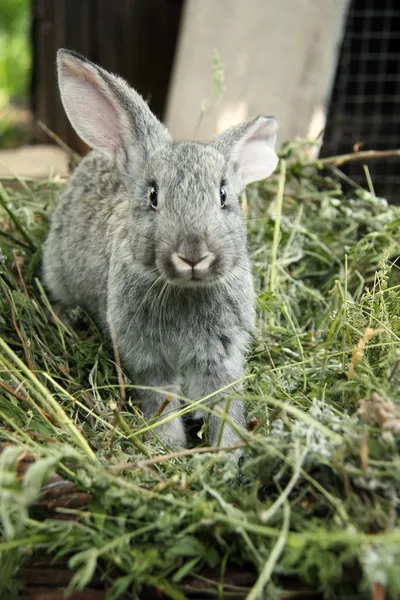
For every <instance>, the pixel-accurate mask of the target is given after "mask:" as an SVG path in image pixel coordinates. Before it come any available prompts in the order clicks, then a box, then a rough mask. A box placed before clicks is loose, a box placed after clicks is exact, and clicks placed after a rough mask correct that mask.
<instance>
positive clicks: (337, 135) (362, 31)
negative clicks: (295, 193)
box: [321, 0, 400, 203]
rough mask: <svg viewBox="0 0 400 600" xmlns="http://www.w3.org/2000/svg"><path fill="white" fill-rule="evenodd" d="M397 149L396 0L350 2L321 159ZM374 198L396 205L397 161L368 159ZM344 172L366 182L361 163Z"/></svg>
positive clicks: (399, 66) (399, 32) (399, 20)
mask: <svg viewBox="0 0 400 600" xmlns="http://www.w3.org/2000/svg"><path fill="white" fill-rule="evenodd" d="M355 145H360V146H361V147H362V149H364V150H390V149H394V148H399V147H400V0H351V3H350V6H349V11H348V16H347V21H346V25H345V31H344V37H343V42H342V46H341V51H340V57H339V61H338V66H337V71H336V76H335V82H334V87H333V92H332V97H331V102H330V106H329V110H328V118H327V126H326V130H325V136H324V144H323V147H322V149H321V155H322V156H328V155H335V154H344V153H348V152H351V151H352V149H353V147H354V146H355ZM367 165H368V168H369V171H370V174H371V178H372V182H373V185H374V189H375V192H376V194H378V195H380V196H383V197H386V198H388V200H390V201H391V202H396V203H400V191H399V190H400V157H393V158H385V159H375V160H368V162H367ZM343 170H344V171H345V172H346V174H347V175H349V176H350V177H351V178H352V179H353V180H354V181H356V182H358V183H363V184H365V172H364V168H363V165H362V163H358V162H354V163H348V164H347V165H345V166H344V167H343Z"/></svg>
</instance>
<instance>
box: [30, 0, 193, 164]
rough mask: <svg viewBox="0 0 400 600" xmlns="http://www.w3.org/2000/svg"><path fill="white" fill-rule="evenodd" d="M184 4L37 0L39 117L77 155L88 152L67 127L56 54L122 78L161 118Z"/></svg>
mask: <svg viewBox="0 0 400 600" xmlns="http://www.w3.org/2000/svg"><path fill="white" fill-rule="evenodd" d="M183 2H184V0H146V1H143V0H118V1H117V0H114V1H111V0H33V26H32V40H33V46H34V60H33V76H32V85H31V89H32V98H33V110H34V115H35V117H36V118H37V119H40V120H42V121H43V122H44V123H45V124H46V125H47V127H49V128H50V129H51V130H52V131H54V133H56V134H57V135H58V136H59V137H60V138H61V139H62V140H63V141H65V142H66V143H67V144H68V145H69V146H70V147H71V148H73V149H74V150H76V151H77V152H79V153H85V152H86V151H87V149H88V148H87V146H86V145H85V144H84V143H83V142H82V141H81V140H80V139H79V137H78V136H77V135H76V133H75V132H74V131H73V129H72V127H71V126H70V124H69V123H68V120H67V117H66V115H65V113H64V109H63V107H62V104H61V101H60V97H59V92H58V87H57V77H56V68H55V67H56V65H55V60H56V52H57V50H58V48H60V47H66V48H70V49H73V50H75V51H76V52H79V53H81V54H83V55H85V56H87V57H88V58H89V59H91V60H93V61H94V62H97V63H98V64H100V65H101V66H103V67H104V68H105V69H108V70H109V71H112V72H114V73H118V74H119V75H121V76H122V77H124V78H125V79H126V80H127V81H128V82H130V83H131V84H132V85H133V86H134V87H135V88H136V89H137V90H138V91H139V93H141V94H142V95H143V96H144V97H145V98H146V99H150V106H151V108H152V110H153V111H154V112H155V114H156V115H157V116H158V117H159V118H162V117H163V115H164V109H165V103H166V98H167V92H168V85H169V80H170V75H171V72H172V66H173V61H174V54H175V46H176V41H177V36H178V31H179V24H180V16H181V11H182V7H183ZM42 139H43V140H44V139H45V138H44V137H43V136H42ZM46 141H48V140H47V139H46Z"/></svg>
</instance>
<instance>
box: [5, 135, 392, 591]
mask: <svg viewBox="0 0 400 600" xmlns="http://www.w3.org/2000/svg"><path fill="white" fill-rule="evenodd" d="M304 148H305V146H304V145H301V144H300V145H295V144H288V145H286V146H285V148H284V149H283V151H282V159H283V160H282V161H281V168H280V172H279V171H278V173H277V175H276V176H274V177H273V178H272V179H271V180H269V181H268V182H267V183H265V184H261V185H258V186H253V187H251V188H250V189H248V191H247V203H248V207H249V208H248V211H247V213H246V218H247V227H248V232H249V238H250V244H251V252H252V256H253V264H254V274H255V280H256V285H257V290H258V316H259V319H258V324H259V330H258V334H257V336H256V337H255V339H254V343H253V347H252V352H251V355H250V357H249V361H248V373H247V379H246V390H245V393H244V395H243V399H244V401H245V402H246V403H247V408H248V417H249V421H250V422H251V424H252V427H253V430H252V431H251V432H243V439H244V442H245V449H244V457H243V462H242V464H241V466H240V469H239V472H238V470H237V467H236V466H235V463H234V462H233V461H230V460H228V453H227V452H221V453H214V454H213V453H207V452H206V453H202V454H201V453H198V454H192V455H190V456H177V457H176V458H172V459H169V460H166V461H164V462H163V461H161V460H159V461H158V462H157V461H155V460H153V461H152V460H151V458H152V457H160V456H162V455H164V454H165V450H164V449H163V448H162V447H161V446H160V445H158V444H157V443H156V441H154V438H150V439H147V438H148V435H147V433H148V430H149V429H150V428H152V424H146V423H144V422H143V419H142V418H141V415H140V411H139V410H138V409H137V407H136V406H135V403H134V400H133V399H132V398H128V399H126V401H125V403H124V405H123V407H122V408H121V389H120V387H119V384H118V373H117V369H116V366H115V361H114V357H113V353H112V350H110V348H109V347H108V345H107V343H105V342H104V340H103V339H102V337H101V335H100V334H99V333H98V331H97V329H96V327H95V326H94V324H92V323H91V322H90V321H89V319H88V318H87V317H86V316H85V315H83V314H82V312H81V311H79V310H77V311H73V312H72V313H71V314H70V317H72V319H75V321H76V320H77V319H80V320H81V325H80V326H79V327H75V329H72V328H71V326H70V325H68V324H66V323H63V322H61V321H59V320H58V319H57V318H56V317H55V315H54V314H53V312H52V310H51V305H50V303H49V301H48V299H47V298H46V295H45V292H44V290H43V288H42V286H41V285H40V282H39V280H38V274H39V271H38V267H39V262H40V246H41V243H42V241H43V239H44V237H45V234H46V229H47V222H48V216H49V215H50V213H51V210H52V208H53V206H54V204H55V201H56V184H55V183H54V182H52V181H48V182H42V183H38V184H35V185H33V187H32V188H30V189H29V188H26V189H25V188H24V187H23V185H22V183H23V182H21V185H20V188H19V191H7V192H6V191H5V190H4V189H3V190H2V191H1V194H0V223H1V227H0V232H1V235H0V247H1V257H2V258H1V263H2V264H1V278H0V285H1V292H0V330H1V337H0V381H1V382H2V385H3V387H2V388H0V421H1V423H2V426H1V429H0V436H1V439H2V440H3V441H4V442H11V443H12V445H11V446H9V447H7V448H6V449H5V450H4V451H3V452H2V454H1V455H0V522H1V523H2V532H3V535H2V540H1V542H0V586H1V587H2V591H3V594H4V597H7V598H8V599H12V598H13V597H14V596H13V594H15V593H16V589H17V587H18V586H17V583H16V582H17V581H18V575H17V573H18V569H19V568H20V567H21V566H23V565H24V564H25V563H26V561H27V560H28V559H29V556H31V555H32V554H33V553H34V552H36V551H40V552H41V553H43V552H45V553H48V555H49V559H50V557H52V558H54V557H64V556H68V557H70V559H69V560H70V566H71V568H72V567H73V568H75V569H76V573H75V575H74V578H73V582H72V584H71V588H72V587H73V588H83V587H84V586H85V585H86V584H87V583H88V582H89V581H90V578H91V577H92V575H93V573H94V572H95V569H96V568H97V569H98V571H99V572H100V574H101V575H102V576H104V577H105V578H106V579H107V577H108V575H109V574H110V573H113V574H114V575H113V584H112V586H111V588H110V591H109V595H108V597H109V598H114V599H116V598H118V597H119V596H120V594H121V593H122V592H123V591H130V592H131V593H132V596H130V597H140V590H141V587H142V586H143V585H145V584H151V585H154V586H155V587H157V588H159V589H160V590H164V592H165V594H166V597H169V598H173V599H179V600H181V599H183V598H185V597H186V596H185V594H184V592H183V591H182V589H183V588H181V587H180V584H181V582H182V580H184V578H185V576H187V575H188V574H195V575H196V576H197V577H199V578H201V577H202V574H204V573H205V572H206V569H207V568H209V567H212V568H217V569H218V570H219V572H220V582H221V583H220V584H219V586H217V591H216V593H215V596H214V597H216V598H229V597H234V596H229V593H228V592H227V591H226V590H225V592H224V591H223V589H224V587H223V584H222V582H223V579H224V572H225V570H226V569H228V568H236V569H238V570H240V569H244V568H246V569H247V570H254V572H255V573H256V574H257V578H258V579H257V580H256V583H255V586H254V587H253V588H251V589H250V588H249V589H248V595H247V598H248V599H249V600H255V599H257V598H278V597H279V590H280V589H282V588H284V587H285V586H286V585H287V582H291V583H292V584H293V582H294V586H295V588H296V585H298V586H299V587H300V586H301V585H304V584H306V585H307V586H309V588H311V589H312V590H314V591H318V592H320V593H321V594H322V596H323V597H324V598H329V599H331V598H344V597H347V598H363V597H365V598H369V597H371V587H372V585H373V584H374V582H375V583H376V584H381V585H383V587H384V588H385V589H386V590H387V593H388V594H389V595H390V597H392V598H398V597H400V570H399V568H398V565H399V564H400V526H399V525H400V523H399V511H398V501H399V494H400V477H399V472H400V459H399V448H400V444H399V431H400V414H399V404H400V394H399V390H400V367H399V362H400V297H399V290H400V276H399V265H398V264H397V262H396V261H397V259H398V256H399V249H400V207H395V206H389V205H388V204H387V202H386V201H385V200H383V199H381V198H377V197H375V196H374V194H373V193H372V191H366V190H363V189H361V188H359V187H357V186H356V185H352V186H350V188H349V189H350V191H347V192H346V193H344V192H343V190H342V187H341V183H342V182H343V178H342V176H341V175H340V172H339V171H338V170H337V169H336V168H334V167H329V168H328V169H326V170H325V171H322V170H321V169H320V165H318V164H314V163H311V164H310V163H309V162H308V161H307V159H306V155H305V152H304ZM82 319H83V325H82ZM360 340H361V341H360ZM357 346H358V349H357ZM363 400H364V402H363V403H362V407H363V415H364V416H363V415H358V414H357V410H358V407H359V405H360V402H362V401H363ZM183 410H185V411H187V410H188V408H187V407H184V408H183ZM189 410H190V408H189ZM199 443H204V442H201V440H199ZM23 450H27V451H29V452H31V453H32V454H33V455H34V456H35V457H36V459H37V460H36V462H35V463H34V464H32V465H31V466H30V467H29V468H28V471H27V473H26V475H25V477H24V479H23V481H21V479H20V478H19V477H18V476H17V475H16V464H17V462H18V457H19V456H20V455H21V451H23ZM116 463H118V465H120V464H121V463H122V464H125V463H130V467H129V468H128V469H125V470H122V469H121V468H120V467H118V468H114V469H112V468H111V467H112V465H115V464H116ZM55 471H56V472H57V473H58V474H59V475H61V476H62V477H63V478H64V479H67V480H70V481H72V482H75V483H76V484H77V485H78V487H79V488H80V490H82V491H83V492H85V491H86V492H89V493H90V494H91V497H92V500H91V502H90V504H89V505H88V507H87V508H85V509H82V510H73V509H69V510H68V511H67V512H68V513H69V514H70V515H71V516H74V517H76V518H75V519H74V520H55V519H51V518H49V516H48V515H46V514H41V513H40V512H37V510H34V509H32V508H31V507H32V506H33V505H34V503H35V500H36V499H37V498H38V496H39V493H40V488H41V485H42V484H44V482H45V481H46V478H47V477H48V476H49V474H51V473H53V472H55ZM64 512H65V511H64ZM218 590H219V591H218ZM135 594H136V595H135ZM138 594H139V595H138ZM0 595H1V594H0ZM1 597H3V596H1Z"/></svg>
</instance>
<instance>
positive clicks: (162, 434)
mask: <svg viewBox="0 0 400 600" xmlns="http://www.w3.org/2000/svg"><path fill="white" fill-rule="evenodd" d="M154 433H155V435H156V436H157V438H158V439H159V440H160V442H162V443H163V444H164V445H165V446H167V448H171V449H174V450H179V449H180V448H186V446H187V440H186V433H185V428H184V426H183V422H182V419H181V417H176V418H175V419H172V420H171V421H169V422H168V423H164V424H163V425H159V426H158V427H156V428H155V429H154Z"/></svg>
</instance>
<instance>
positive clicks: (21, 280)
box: [12, 248, 29, 299]
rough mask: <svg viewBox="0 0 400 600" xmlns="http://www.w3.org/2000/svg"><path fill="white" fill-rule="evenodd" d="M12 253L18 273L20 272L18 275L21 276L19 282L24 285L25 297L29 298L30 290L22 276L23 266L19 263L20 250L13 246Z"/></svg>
mask: <svg viewBox="0 0 400 600" xmlns="http://www.w3.org/2000/svg"><path fill="white" fill-rule="evenodd" d="M12 254H13V257H14V262H15V268H16V269H17V273H18V277H19V282H20V284H21V286H22V289H23V290H24V295H25V298H28V299H29V294H28V290H27V289H26V285H25V281H24V278H23V277H22V271H21V267H20V265H19V256H18V250H16V249H15V248H13V251H12Z"/></svg>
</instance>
